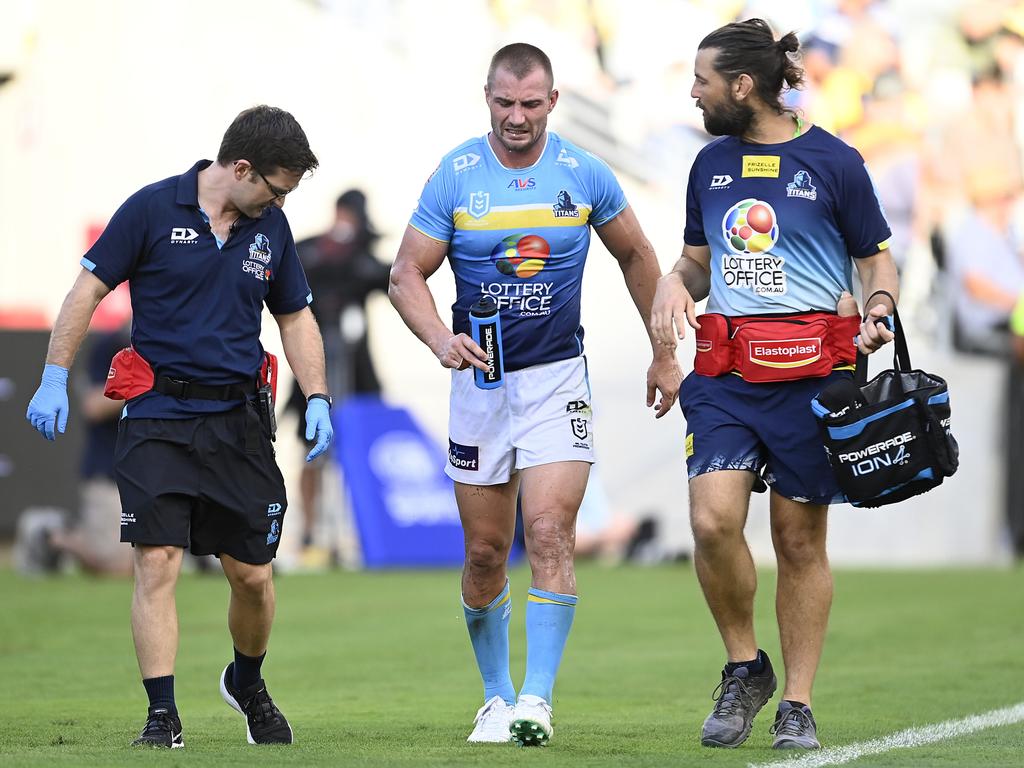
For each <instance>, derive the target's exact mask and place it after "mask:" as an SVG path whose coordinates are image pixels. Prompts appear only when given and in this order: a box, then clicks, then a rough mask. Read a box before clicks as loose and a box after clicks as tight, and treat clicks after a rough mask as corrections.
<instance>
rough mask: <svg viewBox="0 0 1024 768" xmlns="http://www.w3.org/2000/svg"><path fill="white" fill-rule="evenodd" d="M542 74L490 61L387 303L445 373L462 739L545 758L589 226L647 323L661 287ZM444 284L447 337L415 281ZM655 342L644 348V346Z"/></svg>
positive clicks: (663, 367) (582, 467)
mask: <svg viewBox="0 0 1024 768" xmlns="http://www.w3.org/2000/svg"><path fill="white" fill-rule="evenodd" d="M553 82H554V81H553V75H552V71H551V62H550V60H549V59H548V57H547V55H546V54H545V53H544V52H543V51H541V50H540V49H539V48H537V47H535V46H533V45H528V44H526V43H515V44H512V45H509V46H506V47H504V48H502V49H501V50H499V51H498V52H497V53H496V54H495V55H494V57H493V58H492V60H491V66H490V69H489V71H488V73H487V84H486V86H485V88H484V96H485V99H486V102H487V106H488V109H489V111H490V118H491V132H490V133H489V134H487V135H485V136H482V137H479V138H475V139H471V140H469V141H466V142H465V143H463V144H461V145H459V146H458V147H457V148H456V149H454V150H453V151H452V152H450V153H449V154H448V155H446V156H445V157H444V158H443V159H442V161H441V164H440V165H439V166H438V168H437V169H436V170H435V171H434V173H433V174H431V176H430V178H429V179H428V181H427V183H426V186H425V187H424V190H423V193H422V195H421V197H420V200H419V203H418V205H417V208H416V210H415V211H414V213H413V216H412V220H411V221H410V224H409V226H408V228H407V229H406V232H405V236H404V239H403V241H402V244H401V246H400V248H399V252H398V257H397V259H396V260H395V264H394V267H393V268H392V270H391V288H390V296H391V300H392V302H393V303H394V305H395V307H396V309H397V310H398V312H399V314H400V315H401V316H402V319H403V320H404V321H405V323H406V325H408V326H409V328H410V330H412V331H413V333H414V334H415V335H416V336H417V337H418V338H419V339H420V341H422V342H423V343H424V344H426V345H427V346H428V347H429V348H430V350H431V352H433V353H434V354H435V355H436V356H437V359H438V361H439V362H440V363H441V365H442V366H443V367H445V368H448V369H451V380H452V387H451V400H450V417H449V464H448V466H447V467H446V471H447V473H448V475H449V476H450V477H451V478H452V479H453V480H454V481H455V498H456V501H457V503H458V507H459V512H460V516H461V518H462V525H463V530H464V535H465V546H466V560H465V565H464V568H463V572H462V603H463V607H464V609H465V616H466V624H467V627H468V629H469V635H470V639H471V641H472V645H473V650H474V653H475V655H476V660H477V665H478V667H479V670H480V675H481V677H482V678H483V683H484V705H483V706H482V707H481V708H480V710H479V712H478V713H477V717H476V721H475V728H474V730H473V732H472V733H471V734H470V736H469V739H468V740H469V741H472V742H502V741H505V742H507V741H509V738H510V730H511V734H512V736H514V738H515V740H516V741H518V743H520V744H522V745H542V744H545V743H546V742H547V741H548V739H549V738H550V736H551V733H552V729H551V703H552V690H553V687H554V682H555V676H556V674H557V671H558V667H559V663H560V662H561V658H562V653H563V650H564V648H565V643H566V640H567V639H568V636H569V630H570V628H571V626H572V621H573V616H574V614H575V610H576V603H577V596H576V578H575V573H574V570H573V540H574V531H575V521H576V515H577V511H578V510H579V507H580V501H581V499H582V498H583V494H584V491H585V489H586V486H587V477H588V475H589V472H590V465H591V464H592V463H593V462H594V442H593V441H594V435H593V431H592V430H593V423H592V410H591V397H590V388H589V384H588V380H587V373H586V360H585V358H584V357H583V343H582V342H583V329H582V327H581V326H580V289H581V282H582V277H583V267H584V264H585V261H586V258H587V252H588V249H589V244H590V227H591V226H593V227H594V228H595V230H596V232H597V234H598V236H599V237H600V238H601V240H602V242H603V243H604V244H605V246H606V247H607V248H608V250H609V251H610V252H611V254H612V256H613V257H614V258H615V259H616V260H617V261H618V263H619V266H620V268H621V269H622V273H623V278H624V279H625V282H626V287H627V289H628V290H629V293H630V296H631V297H632V299H633V302H634V304H635V305H636V307H637V309H638V310H639V312H640V315H641V317H642V318H647V317H648V316H649V310H650V303H651V300H652V299H653V297H654V288H655V283H656V281H657V279H658V277H659V275H660V269H659V267H658V263H657V259H656V257H655V254H654V250H653V248H652V247H651V245H650V243H649V242H648V241H647V238H646V237H645V236H644V234H643V232H642V231H641V229H640V225H639V223H638V222H637V220H636V216H635V214H634V213H633V210H632V209H631V208H630V207H629V205H628V203H627V202H626V199H625V196H624V195H623V192H622V189H621V187H620V186H619V183H618V181H617V180H616V178H615V176H614V175H613V174H612V172H611V170H610V169H609V168H608V166H607V165H605V164H604V163H603V162H602V161H601V160H599V159H597V158H596V157H594V156H593V155H591V154H590V153H588V152H585V151H583V150H581V149H579V148H578V147H576V146H575V145H573V144H571V143H570V142H568V141H565V140H564V139H562V138H561V137H559V136H558V135H557V134H554V133H551V132H549V131H548V130H547V116H548V114H549V113H550V112H551V111H552V110H553V109H554V107H555V104H556V103H557V101H558V91H557V90H555V89H554V87H553ZM446 257H447V258H448V259H449V260H450V262H451V267H452V270H453V271H454V273H455V280H456V289H457V298H456V301H455V304H454V305H453V307H452V313H453V328H452V329H449V328H448V326H447V325H446V324H445V323H444V322H443V321H442V320H441V318H440V316H439V315H438V312H437V308H436V306H435V304H434V299H433V296H432V295H431V292H430V289H429V287H428V286H427V279H428V278H429V277H430V276H431V275H432V274H434V272H435V271H436V270H437V269H438V268H439V267H440V266H441V264H442V263H443V261H444V260H445V258H446ZM482 294H486V295H489V296H491V297H492V298H493V299H494V300H495V301H496V302H497V305H498V310H499V313H500V319H501V326H502V331H501V333H502V345H503V355H504V370H505V378H504V382H503V383H502V386H500V387H497V388H495V389H481V388H478V387H477V386H475V384H474V368H478V369H480V370H484V371H486V370H487V362H486V355H485V353H484V351H483V350H482V349H481V348H480V346H479V345H478V344H477V343H476V342H475V341H474V340H473V339H472V337H471V335H470V324H469V319H468V312H469V308H470V306H471V305H472V304H474V303H475V302H476V301H477V300H478V299H480V298H481V295H482ZM652 344H653V342H652ZM680 375H681V374H680V370H679V366H678V363H677V362H676V359H675V354H674V350H673V349H669V348H667V347H655V353H654V361H653V363H652V364H651V366H650V369H649V370H648V375H647V404H648V406H652V405H654V403H655V397H656V393H657V392H658V391H660V393H661V397H660V402H659V403H658V406H657V416H659V417H660V416H662V415H664V414H665V413H667V412H668V410H669V409H670V408H671V406H672V404H673V403H674V402H675V397H676V392H677V388H678V384H679V379H680ZM519 494H521V500H522V501H521V503H522V514H523V522H524V529H525V539H526V550H527V556H528V558H529V561H530V567H531V570H532V574H533V580H532V585H531V588H530V590H529V596H528V598H527V607H526V645H527V652H526V679H525V681H524V682H523V686H522V688H521V690H520V692H519V696H518V699H517V697H516V691H515V688H514V687H513V685H512V679H511V676H510V674H509V641H508V625H509V617H510V615H511V608H512V603H511V593H510V588H509V583H508V577H507V564H508V556H509V551H510V547H511V544H512V540H513V532H514V527H515V519H516V499H517V496H518V495H519Z"/></svg>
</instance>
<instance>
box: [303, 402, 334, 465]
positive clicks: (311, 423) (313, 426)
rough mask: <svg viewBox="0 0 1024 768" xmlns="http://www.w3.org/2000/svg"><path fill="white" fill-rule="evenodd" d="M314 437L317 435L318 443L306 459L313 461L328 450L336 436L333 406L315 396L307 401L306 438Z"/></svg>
mask: <svg viewBox="0 0 1024 768" xmlns="http://www.w3.org/2000/svg"><path fill="white" fill-rule="evenodd" d="M314 437H316V445H314V446H313V450H311V451H310V452H309V454H308V455H307V456H306V461H312V460H313V459H315V458H316V457H317V456H319V455H320V454H321V453H323V452H324V451H326V450H327V447H328V446H329V445H330V444H331V439H332V438H333V437H334V427H333V426H332V425H331V408H330V406H329V405H327V401H326V400H322V399H321V398H319V397H314V398H313V399H312V400H310V401H309V402H308V403H306V439H307V440H312V439H313V438H314Z"/></svg>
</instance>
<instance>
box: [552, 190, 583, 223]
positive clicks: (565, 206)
mask: <svg viewBox="0 0 1024 768" xmlns="http://www.w3.org/2000/svg"><path fill="white" fill-rule="evenodd" d="M551 208H552V209H553V210H554V212H555V218H556V219H578V218H579V217H580V209H579V207H578V206H576V204H575V203H573V201H572V197H571V196H570V195H569V193H568V192H566V191H565V190H564V189H563V190H562V191H561V192H559V193H558V202H557V203H555V204H554V205H553V206H551Z"/></svg>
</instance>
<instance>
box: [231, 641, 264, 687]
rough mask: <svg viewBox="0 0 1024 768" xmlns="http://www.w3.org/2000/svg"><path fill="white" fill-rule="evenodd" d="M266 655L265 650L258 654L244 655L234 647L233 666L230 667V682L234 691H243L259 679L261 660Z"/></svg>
mask: <svg viewBox="0 0 1024 768" xmlns="http://www.w3.org/2000/svg"><path fill="white" fill-rule="evenodd" d="M266 657H267V652H266V651H264V652H263V653H262V654H261V655H260V656H246V655H245V654H244V653H242V652H241V651H240V650H238V649H237V648H235V666H234V667H233V668H232V669H231V684H232V685H233V686H234V687H235V690H236V691H244V690H245V689H246V688H248V687H249V686H250V685H255V684H256V682H257V681H259V679H260V667H262V666H263V660H264V659H265V658H266Z"/></svg>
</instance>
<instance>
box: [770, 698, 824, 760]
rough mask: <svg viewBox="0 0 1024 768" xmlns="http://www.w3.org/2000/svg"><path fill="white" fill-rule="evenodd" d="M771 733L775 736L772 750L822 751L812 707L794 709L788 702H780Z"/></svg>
mask: <svg viewBox="0 0 1024 768" xmlns="http://www.w3.org/2000/svg"><path fill="white" fill-rule="evenodd" d="M771 732H772V733H774V734H775V740H774V741H773V742H772V749H821V743H820V742H819V741H818V726H817V724H816V723H815V722H814V715H812V714H811V709H810V707H806V706H803V707H794V706H793V705H792V704H790V703H789V702H788V701H785V700H783V701H780V702H779V711H778V712H777V713H776V715H775V724H774V725H772V727H771Z"/></svg>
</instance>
